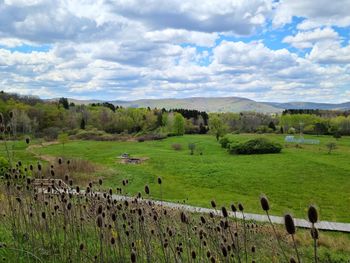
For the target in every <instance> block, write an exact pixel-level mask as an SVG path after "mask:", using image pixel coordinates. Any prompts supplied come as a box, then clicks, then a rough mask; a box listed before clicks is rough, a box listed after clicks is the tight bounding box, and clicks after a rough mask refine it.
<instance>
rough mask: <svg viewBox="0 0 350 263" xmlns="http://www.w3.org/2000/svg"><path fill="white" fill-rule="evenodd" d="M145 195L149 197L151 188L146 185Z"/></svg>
mask: <svg viewBox="0 0 350 263" xmlns="http://www.w3.org/2000/svg"><path fill="white" fill-rule="evenodd" d="M145 193H146V194H147V195H149V187H148V185H145Z"/></svg>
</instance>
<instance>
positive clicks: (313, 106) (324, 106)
mask: <svg viewBox="0 0 350 263" xmlns="http://www.w3.org/2000/svg"><path fill="white" fill-rule="evenodd" d="M264 103H265V104H268V105H270V106H273V107H276V108H280V109H296V110H299V109H300V110H301V109H310V110H350V102H345V103H339V104H332V103H316V102H287V103H278V102H264Z"/></svg>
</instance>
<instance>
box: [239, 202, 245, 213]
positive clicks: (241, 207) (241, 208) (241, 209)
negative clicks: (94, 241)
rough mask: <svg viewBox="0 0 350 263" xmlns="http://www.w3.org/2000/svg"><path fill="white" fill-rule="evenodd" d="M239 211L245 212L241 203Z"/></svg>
mask: <svg viewBox="0 0 350 263" xmlns="http://www.w3.org/2000/svg"><path fill="white" fill-rule="evenodd" d="M238 209H239V211H241V212H243V210H244V207H243V205H242V204H241V203H239V204H238Z"/></svg>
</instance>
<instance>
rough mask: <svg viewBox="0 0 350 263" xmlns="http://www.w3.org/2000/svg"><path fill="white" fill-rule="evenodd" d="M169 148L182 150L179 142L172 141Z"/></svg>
mask: <svg viewBox="0 0 350 263" xmlns="http://www.w3.org/2000/svg"><path fill="white" fill-rule="evenodd" d="M171 148H173V149H174V150H175V151H180V150H182V145H181V144H180V143H173V144H172V145H171Z"/></svg>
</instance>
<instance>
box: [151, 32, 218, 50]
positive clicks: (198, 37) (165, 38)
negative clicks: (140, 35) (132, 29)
mask: <svg viewBox="0 0 350 263" xmlns="http://www.w3.org/2000/svg"><path fill="white" fill-rule="evenodd" d="M145 37H146V39H148V40H150V41H153V42H160V43H169V42H171V43H174V44H181V43H188V44H194V45H197V46H202V47H212V46H214V45H215V40H216V39H217V38H218V34H217V33H203V32H193V31H187V30H183V29H170V28H169V29H165V30H157V31H150V32H147V33H146V34H145Z"/></svg>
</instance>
